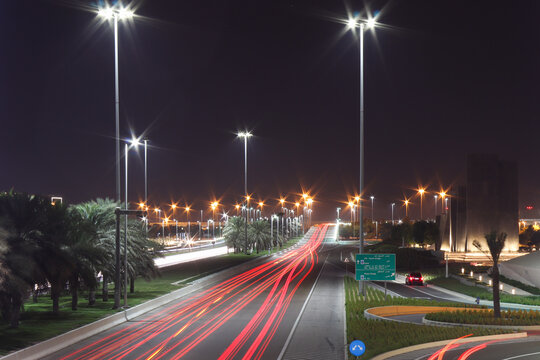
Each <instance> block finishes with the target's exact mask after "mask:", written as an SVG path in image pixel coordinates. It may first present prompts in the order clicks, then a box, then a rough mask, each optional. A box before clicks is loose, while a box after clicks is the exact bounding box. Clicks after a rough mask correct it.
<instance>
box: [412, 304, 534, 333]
mask: <svg viewBox="0 0 540 360" xmlns="http://www.w3.org/2000/svg"><path fill="white" fill-rule="evenodd" d="M423 321H424V323H425V324H428V325H437V326H481V327H491V328H498V329H510V330H528V331H538V330H540V313H539V312H538V311H533V310H529V311H526V310H509V311H501V317H500V318H495V317H494V316H493V310H491V309H465V310H464V309H443V310H438V311H430V312H429V313H426V316H425V318H424V320H423Z"/></svg>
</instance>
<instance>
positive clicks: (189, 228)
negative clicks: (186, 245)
mask: <svg viewBox="0 0 540 360" xmlns="http://www.w3.org/2000/svg"><path fill="white" fill-rule="evenodd" d="M184 210H185V212H186V219H187V227H188V231H187V233H188V236H187V240H190V239H191V223H190V221H189V212H190V211H191V208H190V207H189V206H186V207H185V208H184Z"/></svg>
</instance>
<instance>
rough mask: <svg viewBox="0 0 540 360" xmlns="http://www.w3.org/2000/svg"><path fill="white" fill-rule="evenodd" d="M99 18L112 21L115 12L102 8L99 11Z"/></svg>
mask: <svg viewBox="0 0 540 360" xmlns="http://www.w3.org/2000/svg"><path fill="white" fill-rule="evenodd" d="M98 16H100V17H102V18H104V19H107V20H108V19H112V17H113V16H114V11H113V9H112V8H110V7H106V8H101V9H99V10H98Z"/></svg>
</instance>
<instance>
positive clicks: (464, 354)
mask: <svg viewBox="0 0 540 360" xmlns="http://www.w3.org/2000/svg"><path fill="white" fill-rule="evenodd" d="M441 352H442V354H441ZM439 355H441V356H442V357H441V358H442V359H444V360H465V359H466V360H538V359H540V337H538V336H529V337H526V338H522V339H515V340H509V341H500V340H499V341H481V342H471V343H467V344H462V345H459V346H457V347H455V348H454V347H452V345H450V346H449V349H447V350H446V351H445V350H443V347H442V346H440V347H436V348H431V349H424V350H417V351H413V352H409V353H405V354H401V355H397V356H393V357H391V358H388V360H438V359H439Z"/></svg>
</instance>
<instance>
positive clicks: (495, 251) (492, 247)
mask: <svg viewBox="0 0 540 360" xmlns="http://www.w3.org/2000/svg"><path fill="white" fill-rule="evenodd" d="M485 238H486V243H487V246H488V249H489V251H487V250H485V249H483V248H482V244H480V243H479V242H478V241H477V240H474V241H473V245H474V247H476V248H477V249H478V250H480V251H482V252H483V253H484V254H486V255H488V256H489V257H490V258H491V260H492V261H493V267H492V268H491V269H492V270H491V277H492V278H493V315H494V316H495V317H496V318H500V317H501V300H500V296H499V257H500V255H501V252H502V250H503V248H504V243H505V242H506V233H503V232H501V233H498V232H497V231H495V230H494V231H492V232H490V233H489V234H486V235H485Z"/></svg>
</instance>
